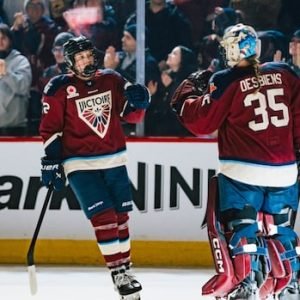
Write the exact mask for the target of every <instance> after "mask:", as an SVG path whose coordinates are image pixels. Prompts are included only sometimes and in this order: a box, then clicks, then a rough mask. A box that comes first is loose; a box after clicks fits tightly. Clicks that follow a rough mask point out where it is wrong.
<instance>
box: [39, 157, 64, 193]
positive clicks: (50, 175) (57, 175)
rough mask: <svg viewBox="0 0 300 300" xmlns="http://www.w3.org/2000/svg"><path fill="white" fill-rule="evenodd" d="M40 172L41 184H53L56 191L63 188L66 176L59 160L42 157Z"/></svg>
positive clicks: (48, 185)
mask: <svg viewBox="0 0 300 300" xmlns="http://www.w3.org/2000/svg"><path fill="white" fill-rule="evenodd" d="M41 172H42V183H43V185H45V186H47V187H50V185H53V188H54V190H56V191H60V190H62V189H63V188H64V186H65V182H66V178H65V174H64V170H63V167H62V165H61V161H60V160H48V159H47V158H46V157H42V159H41Z"/></svg>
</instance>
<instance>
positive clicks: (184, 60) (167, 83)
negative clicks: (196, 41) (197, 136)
mask: <svg viewBox="0 0 300 300" xmlns="http://www.w3.org/2000/svg"><path fill="white" fill-rule="evenodd" d="M166 65H167V66H168V69H167V70H166V71H163V72H162V74H161V81H162V84H163V87H164V88H163V93H162V97H161V99H160V101H159V102H157V103H153V106H152V110H151V112H152V114H151V117H150V120H148V122H147V123H149V125H148V126H146V134H148V135H161V136H191V133H190V132H189V131H188V130H186V129H185V127H183V126H182V124H181V123H180V122H179V120H178V119H177V117H176V116H175V114H174V113H173V111H172V109H171V107H170V102H171V98H172V96H173V93H174V91H175V90H176V88H177V87H178V85H179V84H180V83H181V82H182V81H183V80H184V79H185V78H186V77H188V76H189V75H190V74H191V73H193V72H195V71H197V69H198V64H197V57H196V55H195V54H194V52H193V51H192V50H191V49H189V48H186V47H184V46H176V47H175V48H174V49H173V50H172V52H171V53H169V55H168V59H167V61H166ZM148 118H149V115H148ZM157 124H159V126H157ZM155 126H156V127H155Z"/></svg>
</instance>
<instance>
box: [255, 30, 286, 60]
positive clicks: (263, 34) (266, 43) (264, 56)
mask: <svg viewBox="0 0 300 300" xmlns="http://www.w3.org/2000/svg"><path fill="white" fill-rule="evenodd" d="M257 34H258V37H259V39H260V41H261V53H260V57H259V60H260V62H261V63H265V62H269V61H277V62H279V61H286V60H287V57H288V40H287V38H286V36H285V35H284V34H283V33H282V32H280V31H278V30H265V31H258V32H257Z"/></svg>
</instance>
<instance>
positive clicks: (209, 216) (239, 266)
mask: <svg viewBox="0 0 300 300" xmlns="http://www.w3.org/2000/svg"><path fill="white" fill-rule="evenodd" d="M208 203H209V205H208V206H207V212H206V220H207V228H208V236H209V240H210V245H211V250H212V254H213V257H214V262H215V269H216V272H217V275H215V276H214V277H213V278H211V279H210V280H209V281H208V282H207V283H206V284H205V285H204V286H203V287H202V294H203V295H211V296H215V297H224V296H226V295H227V294H228V293H229V292H230V291H231V290H233V289H234V288H235V287H236V286H237V285H238V284H239V283H240V282H241V281H242V280H244V279H245V278H246V277H247V276H249V275H250V273H251V271H256V273H257V274H259V273H263V275H260V276H256V277H257V278H262V279H260V280H258V281H263V280H265V277H266V275H265V273H267V272H268V271H269V263H268V259H267V248H266V244H265V241H264V239H262V238H258V237H257V232H258V231H259V228H258V227H259V226H258V223H257V222H256V217H257V213H256V212H255V209H251V213H252V215H253V211H254V212H255V213H254V216H255V217H254V218H252V219H251V218H250V219H249V215H251V214H249V209H248V208H246V209H245V210H244V211H240V210H230V212H229V215H230V218H229V217H228V219H230V220H232V219H233V221H232V222H227V223H228V224H226V221H225V224H224V222H223V221H222V222H221V221H220V217H219V211H218V182H217V177H213V178H212V179H211V181H210V184H209V193H208ZM234 212H235V214H236V217H233V216H234ZM225 215H226V214H225ZM243 215H245V216H244V217H243ZM222 216H224V212H223V213H222ZM246 216H247V218H246ZM232 217H233V218H232ZM223 219H224V218H223ZM225 219H226V218H225ZM226 227H227V232H226V230H224V228H226ZM228 228H230V230H229V232H228ZM228 236H229V237H228ZM227 241H229V242H227ZM229 249H230V250H229ZM260 284H261V283H260Z"/></svg>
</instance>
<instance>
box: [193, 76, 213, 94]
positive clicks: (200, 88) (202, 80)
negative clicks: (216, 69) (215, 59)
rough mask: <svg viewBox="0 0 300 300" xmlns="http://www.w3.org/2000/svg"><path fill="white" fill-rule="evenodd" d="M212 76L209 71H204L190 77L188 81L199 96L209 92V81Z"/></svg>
mask: <svg viewBox="0 0 300 300" xmlns="http://www.w3.org/2000/svg"><path fill="white" fill-rule="evenodd" d="M212 74H213V73H212V72H211V71H209V70H204V71H203V70H202V71H197V72H195V73H192V74H191V75H189V77H188V80H189V81H191V82H192V83H193V85H194V88H195V91H196V92H197V95H198V96H201V95H203V94H204V93H205V91H206V90H207V86H208V81H209V79H210V77H211V76H212Z"/></svg>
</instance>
